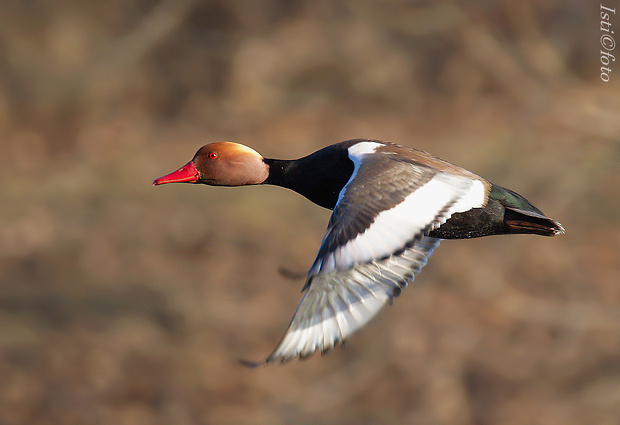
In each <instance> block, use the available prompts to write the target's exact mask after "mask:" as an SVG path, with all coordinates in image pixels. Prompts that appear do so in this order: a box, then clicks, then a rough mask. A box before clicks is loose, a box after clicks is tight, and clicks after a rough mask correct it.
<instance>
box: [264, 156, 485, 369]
mask: <svg viewBox="0 0 620 425" xmlns="http://www.w3.org/2000/svg"><path fill="white" fill-rule="evenodd" d="M363 155H364V154H360V155H358V156H356V155H352V154H351V153H350V154H349V156H350V157H351V159H352V160H353V162H354V163H355V169H354V172H353V175H352V177H351V179H350V180H349V182H348V183H347V185H346V186H345V187H344V188H343V190H342V192H341V194H340V197H339V201H338V203H337V205H336V207H335V208H334V212H333V214H332V216H331V218H330V221H329V225H328V228H327V231H326V233H325V236H324V237H323V241H322V243H321V247H320V248H319V252H318V255H317V257H316V260H315V261H314V264H313V265H312V267H311V268H310V271H309V272H308V279H307V281H306V285H305V286H304V290H305V294H304V296H303V299H302V300H301V303H300V304H299V307H298V308H297V311H296V312H295V315H294V316H293V319H292V321H291V323H290V325H289V327H288V330H287V331H286V334H285V335H284V337H283V338H282V340H281V341H280V343H279V345H278V346H277V348H276V349H275V350H274V351H273V353H272V354H271V355H270V356H269V357H267V359H266V360H265V363H270V362H273V361H277V360H280V361H282V362H285V361H288V360H291V359H293V358H294V357H296V356H300V357H307V356H309V355H311V354H312V353H314V352H315V351H317V350H320V351H325V350H328V349H330V348H332V347H334V346H335V345H337V344H339V343H341V342H342V341H343V340H344V339H345V338H346V337H348V336H349V335H351V334H352V333H353V332H355V331H356V330H358V329H359V328H360V327H362V326H364V325H365V324H366V323H367V322H368V321H369V320H370V319H371V318H372V317H373V316H375V314H377V312H378V311H379V310H380V309H381V308H382V307H383V306H384V305H386V304H389V303H391V302H392V301H393V299H394V298H395V297H396V296H398V295H399V294H400V292H401V290H402V289H404V288H405V287H406V286H407V284H408V283H409V282H411V281H413V279H414V277H415V275H416V274H417V273H419V272H420V270H421V269H422V267H423V266H424V265H425V264H426V262H427V259H428V257H429V256H430V255H431V254H432V253H433V250H434V249H435V248H436V247H437V246H438V245H439V241H440V240H439V239H435V238H430V237H427V236H425V235H426V234H428V232H429V231H430V230H432V229H433V228H435V227H437V226H439V225H441V224H442V223H444V222H445V221H446V220H447V219H448V218H449V217H450V216H451V215H452V214H453V213H455V212H459V211H463V210H465V209H469V208H471V207H472V206H479V205H476V204H477V203H481V202H482V198H483V196H484V194H483V190H484V189H483V188H482V183H481V182H480V181H478V180H475V179H472V178H468V177H464V176H460V175H456V174H451V173H447V172H442V171H439V170H436V169H433V168H429V167H426V166H423V165H421V164H419V163H416V162H414V161H408V160H403V158H402V157H400V156H396V155H391V154H390V153H382V154H380V155H378V154H374V155H372V156H371V157H367V158H364V157H363ZM377 161H378V162H379V163H377Z"/></svg>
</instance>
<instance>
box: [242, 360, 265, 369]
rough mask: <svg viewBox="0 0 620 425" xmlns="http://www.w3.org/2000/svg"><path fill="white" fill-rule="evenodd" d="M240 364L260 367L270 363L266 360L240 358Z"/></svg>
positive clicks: (248, 366) (254, 367)
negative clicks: (256, 360)
mask: <svg viewBox="0 0 620 425" xmlns="http://www.w3.org/2000/svg"><path fill="white" fill-rule="evenodd" d="M239 364H240V365H241V366H244V367H247V368H249V369H258V368H259V367H262V366H267V364H268V363H267V362H266V361H265V360H261V361H258V362H255V361H252V360H245V359H239Z"/></svg>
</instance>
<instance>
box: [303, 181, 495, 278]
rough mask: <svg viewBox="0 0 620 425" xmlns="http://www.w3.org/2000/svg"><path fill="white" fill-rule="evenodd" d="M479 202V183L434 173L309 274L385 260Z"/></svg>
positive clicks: (481, 193) (482, 196)
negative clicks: (417, 237)
mask: <svg viewBox="0 0 620 425" xmlns="http://www.w3.org/2000/svg"><path fill="white" fill-rule="evenodd" d="M345 189H346V187H345ZM341 196H342V194H341ZM483 200H484V187H483V185H482V182H480V181H479V180H471V179H469V178H465V177H461V176H456V175H453V174H447V173H438V174H436V175H435V176H433V178H432V179H431V180H430V181H429V182H428V183H426V184H425V185H423V186H421V187H420V188H418V189H417V190H415V191H413V192H412V193H411V194H410V195H409V196H407V197H406V198H405V199H404V200H403V201H402V202H401V203H399V204H397V205H395V206H394V207H393V208H391V209H389V210H384V211H381V212H380V213H379V214H378V215H377V216H376V217H375V219H374V221H373V223H372V224H371V225H370V227H369V228H368V229H366V231H365V232H364V233H362V234H359V235H357V236H356V237H355V238H354V239H351V240H350V241H349V242H347V243H346V244H345V245H342V246H340V247H338V248H336V249H335V250H334V251H332V252H330V253H328V254H327V255H326V256H324V257H323V258H318V259H317V261H316V262H315V264H314V266H313V267H312V269H311V270H310V272H309V274H310V275H315V274H318V273H325V272H330V271H333V270H336V269H338V270H344V269H348V268H351V267H353V266H354V265H356V264H362V263H366V262H368V261H371V260H373V259H380V258H385V257H387V256H389V255H391V254H392V253H393V252H396V251H399V250H402V249H403V248H405V246H406V245H407V244H408V243H410V242H411V240H412V239H413V238H414V237H416V236H420V235H422V234H423V233H424V232H425V231H426V230H432V229H433V228H436V227H439V226H440V225H441V224H443V223H445V222H446V220H447V219H448V218H450V216H451V215H452V214H453V213H455V212H460V211H466V210H468V209H470V208H473V207H475V206H481V205H482V202H483Z"/></svg>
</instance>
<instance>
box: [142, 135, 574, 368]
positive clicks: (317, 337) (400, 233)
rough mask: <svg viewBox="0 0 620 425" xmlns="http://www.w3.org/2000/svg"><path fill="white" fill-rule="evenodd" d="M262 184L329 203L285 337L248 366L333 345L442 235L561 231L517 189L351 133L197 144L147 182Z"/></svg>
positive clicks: (385, 298) (410, 273)
mask: <svg viewBox="0 0 620 425" xmlns="http://www.w3.org/2000/svg"><path fill="white" fill-rule="evenodd" d="M179 182H186V183H202V184H207V185H211V186H244V185H258V184H271V185H276V186H282V187H285V188H288V189H292V190H294V191H295V192H297V193H299V194H301V195H303V196H305V197H306V198H308V199H309V200H310V201H312V202H314V203H315V204H318V205H320V206H322V207H325V208H328V209H331V210H333V213H332V215H331V217H330V219H329V223H328V225H327V231H326V232H325V235H324V236H323V240H322V242H321V246H320V247H319V251H318V253H317V256H316V259H315V260H314V263H313V264H312V266H311V267H310V270H309V271H308V275H307V278H306V283H305V285H304V287H303V291H302V292H303V293H304V295H303V298H302V300H301V303H300V304H299V306H298V307H297V311H296V312H295V314H294V316H293V318H292V320H291V323H290V325H289V327H288V329H287V331H286V333H285V334H284V337H283V338H282V340H281V341H280V343H279V344H278V345H277V347H276V348H275V349H274V351H273V352H272V353H271V354H270V355H269V356H268V357H267V358H266V359H265V360H263V361H261V362H256V363H250V362H248V363H247V364H249V365H253V366H257V365H261V364H269V363H272V362H276V361H280V362H287V361H289V360H291V359H293V358H295V357H297V356H299V357H301V358H305V357H308V356H310V355H311V354H313V353H314V352H315V351H321V352H324V351H326V350H329V349H331V348H333V347H334V346H336V345H338V344H339V343H342V342H343V341H344V340H345V338H347V337H348V336H349V335H351V334H352V333H353V332H355V331H357V330H358V329H359V328H361V327H362V326H364V325H365V324H366V323H368V321H369V320H370V319H371V318H372V317H373V316H375V314H377V312H378V311H379V310H380V309H381V308H382V307H383V306H384V305H386V304H391V303H392V301H393V300H394V298H395V297H397V296H398V295H399V294H400V292H401V291H402V290H403V289H404V288H405V287H406V286H407V284H408V283H409V282H411V281H413V279H414V277H415V275H416V274H418V273H419V272H420V270H421V269H422V267H424V265H425V264H426V262H427V260H428V257H430V255H431V254H432V253H433V250H434V249H435V248H437V246H438V245H439V242H440V241H441V239H468V238H476V237H481V236H488V235H503V234H516V233H530V234H535V235H543V236H554V235H557V234H562V233H564V228H563V227H562V225H561V224H560V223H558V222H557V221H555V220H553V219H551V218H549V217H547V216H545V215H544V214H543V213H542V212H541V211H540V210H539V209H538V208H536V207H535V206H534V205H532V204H531V203H530V202H529V201H528V200H527V199H525V198H524V197H523V196H521V195H519V194H517V193H516V192H514V191H512V190H510V189H505V188H503V187H500V186H498V185H495V184H493V183H490V182H488V181H486V180H484V179H483V178H481V177H479V176H477V175H476V174H474V173H471V172H469V171H467V170H465V169H463V168H460V167H458V166H456V165H453V164H451V163H449V162H446V161H444V160H442V159H439V158H437V157H435V156H433V155H431V154H428V153H426V152H423V151H420V150H416V149H412V148H409V147H406V146H401V145H397V144H395V143H390V142H383V141H379V140H367V139H355V140H348V141H344V142H341V143H336V144H334V145H330V146H327V147H325V148H323V149H320V150H318V151H317V152H314V153H313V154H310V155H308V156H305V157H303V158H300V159H294V160H284V159H270V158H263V157H262V156H261V155H260V154H259V153H258V152H256V151H255V150H254V149H252V148H249V147H247V146H244V145H241V144H238V143H232V142H216V143H210V144H208V145H205V146H203V147H202V148H200V149H199V150H198V152H197V153H196V155H195V156H194V158H193V159H192V160H191V161H190V162H188V163H187V164H185V165H184V166H183V167H181V168H179V169H178V170H177V171H174V172H172V173H170V174H167V175H165V176H163V177H160V178H158V179H156V180H155V181H154V182H153V185H161V184H166V183H179Z"/></svg>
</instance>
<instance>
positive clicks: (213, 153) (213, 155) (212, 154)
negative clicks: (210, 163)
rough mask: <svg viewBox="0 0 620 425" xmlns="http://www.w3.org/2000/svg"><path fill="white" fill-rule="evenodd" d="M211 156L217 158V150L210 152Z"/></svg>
mask: <svg viewBox="0 0 620 425" xmlns="http://www.w3.org/2000/svg"><path fill="white" fill-rule="evenodd" d="M209 158H210V159H215V158H217V153H215V152H209Z"/></svg>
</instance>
